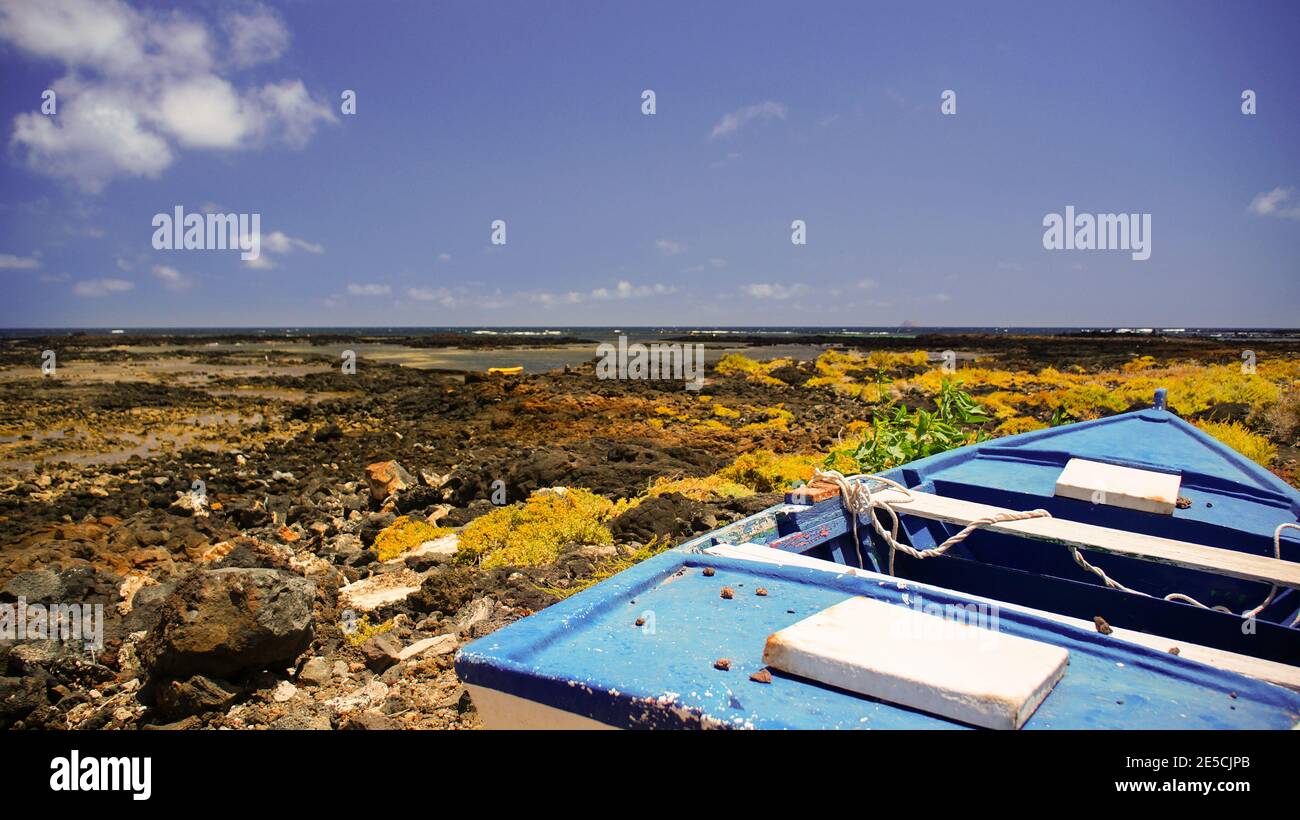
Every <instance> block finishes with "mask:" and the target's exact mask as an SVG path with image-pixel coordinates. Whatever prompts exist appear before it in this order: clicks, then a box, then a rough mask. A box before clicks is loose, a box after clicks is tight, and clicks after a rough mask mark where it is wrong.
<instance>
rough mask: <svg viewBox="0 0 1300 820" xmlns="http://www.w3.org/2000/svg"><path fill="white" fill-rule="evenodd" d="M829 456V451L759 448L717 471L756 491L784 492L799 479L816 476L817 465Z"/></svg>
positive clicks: (723, 476)
mask: <svg viewBox="0 0 1300 820" xmlns="http://www.w3.org/2000/svg"><path fill="white" fill-rule="evenodd" d="M825 458H826V457H825V455H812V454H807V453H787V454H781V455H778V454H777V453H774V452H772V451H771V450H755V451H753V452H752V453H743V454H741V455H740V456H738V457H737V458H736V460H735V461H733V462H731V464H729V465H727V466H726V467H723V468H722V469H721V470H719V471H718V472H717V475H718V476H719V477H721V478H724V479H726V480H728V481H733V482H735V483H737V484H740V485H743V486H745V487H748V488H749V489H751V490H753V491H754V492H756V493H772V492H780V491H782V490H785V489H787V488H789V487H790V486H791V485H792V484H794V482H796V481H807V480H808V479H809V477H811V476H812V471H813V468H814V467H819V466H821V463H822V461H823V460H824V459H825Z"/></svg>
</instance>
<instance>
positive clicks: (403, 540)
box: [375, 515, 455, 561]
mask: <svg viewBox="0 0 1300 820" xmlns="http://www.w3.org/2000/svg"><path fill="white" fill-rule="evenodd" d="M453 532H455V530H450V529H447V528H446V527H435V526H434V525H433V524H430V523H428V522H427V521H420V520H418V519H415V518H409V517H407V516H405V515H404V516H402V517H401V518H398V519H397V520H396V521H394V522H393V523H391V524H389V525H388V526H387V527H385V528H384V530H383V532H381V533H379V535H378V536H376V538H375V553H376V554H377V555H378V556H379V560H380V561H387V560H389V559H392V558H396V557H397V556H399V555H401V554H403V553H405V552H406V551H407V550H409V549H412V548H414V547H418V546H420V545H421V544H423V543H424V542H425V541H431V540H433V539H434V538H439V537H441V536H444V535H448V534H450V533H453Z"/></svg>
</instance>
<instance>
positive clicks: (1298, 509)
mask: <svg viewBox="0 0 1300 820" xmlns="http://www.w3.org/2000/svg"><path fill="white" fill-rule="evenodd" d="M1072 460H1073V461H1072ZM1098 465H1100V466H1098ZM1076 467H1078V468H1080V469H1083V470H1084V471H1085V472H1084V473H1082V474H1080V473H1079V472H1078V471H1076V469H1075V468H1076ZM1067 468H1068V469H1069V471H1070V472H1067ZM1113 468H1123V469H1122V470H1121V471H1120V472H1119V473H1114V472H1113ZM1094 469H1095V470H1097V471H1100V472H1099V473H1098V474H1100V475H1103V476H1105V480H1106V481H1111V482H1112V483H1113V486H1112V485H1110V484H1104V486H1103V489H1102V491H1100V492H1097V491H1095V490H1094V492H1093V493H1092V494H1090V495H1089V494H1086V493H1085V494H1083V495H1082V496H1081V495H1080V493H1079V492H1078V489H1079V487H1078V486H1074V485H1075V484H1079V485H1081V486H1082V487H1083V489H1087V488H1088V486H1090V485H1089V484H1088V482H1089V481H1091V480H1093V479H1092V478H1091V477H1090V476H1091V475H1092V474H1091V473H1088V472H1087V471H1088V470H1094ZM1108 471H1111V472H1108ZM1080 475H1082V476H1083V478H1082V479H1079V478H1078V477H1079V476H1080ZM1116 475H1117V476H1118V478H1113V476H1116ZM879 478H881V479H887V480H889V481H892V482H896V484H897V485H898V486H899V487H901V488H904V489H903V490H898V489H893V488H892V487H890V486H889V485H888V484H887V483H886V482H884V481H877V480H875V479H866V478H863V479H858V480H855V481H852V482H849V483H848V484H847V485H842V486H841V488H840V489H848V490H850V491H851V493H850V495H853V494H857V495H856V499H857V500H856V501H855V500H853V499H852V498H849V497H846V495H845V494H844V493H842V492H838V491H832V492H831V493H827V492H826V491H825V490H826V486H825V485H824V484H823V485H820V486H819V485H813V486H812V487H811V488H803V489H800V490H796V491H794V492H792V493H791V494H790V495H787V498H786V501H785V503H782V504H778V505H776V506H774V507H772V508H769V509H768V510H765V511H763V512H761V513H759V514H757V515H754V516H751V517H749V518H746V519H743V520H741V521H737V522H735V523H733V524H730V525H728V526H726V527H723V528H720V529H719V530H716V531H714V532H711V533H708V534H706V535H704V536H701V537H698V538H695V539H692V540H690V541H688V542H686V543H684V544H682V545H680V546H679V547H677V548H676V549H674V550H671V551H669V552H667V553H664V554H662V555H659V556H657V557H655V558H652V559H650V560H649V561H646V562H643V563H642V564H639V565H638V566H636V567H633V568H631V569H629V570H627V571H625V572H623V573H620V574H619V575H617V576H615V577H614V578H611V579H609V580H607V581H605V582H603V583H601V584H598V585H596V586H595V587H593V588H591V589H589V590H586V591H584V592H582V593H579V594H577V595H575V596H573V597H572V598H570V599H568V600H565V601H563V602H561V603H559V604H556V605H555V606H552V607H550V608H548V609H546V610H544V611H542V612H540V613H537V614H536V615H533V616H530V617H528V618H525V619H523V620H521V621H519V622H516V623H514V624H512V625H510V626H508V627H506V628H505V629H502V630H500V631H499V632H496V633H493V634H492V635H489V636H487V637H485V638H482V639H480V640H478V641H476V642H474V643H472V644H470V645H469V646H467V647H465V648H464V650H462V652H461V653H460V655H459V656H458V657H457V662H456V668H457V672H458V674H459V675H460V676H461V679H462V680H463V681H464V682H465V683H466V685H467V686H468V687H469V689H470V691H471V695H472V697H473V698H474V700H475V703H476V705H477V706H478V708H479V711H480V714H481V715H482V716H483V719H484V721H485V723H486V724H487V725H488V726H502V727H544V726H556V727H596V726H601V727H607V726H614V727H624V728H636V727H646V728H650V727H685V726H704V727H743V728H949V727H952V728H960V727H966V726H970V725H999V724H996V723H982V722H981V720H980V719H978V718H968V717H967V713H966V712H961V711H950V710H948V709H947V707H946V706H945V704H946V703H947V702H948V701H950V700H952V699H953V698H954V697H957V696H960V697H966V696H968V695H971V694H972V692H973V693H974V696H975V697H978V698H987V699H988V700H989V701H990V702H998V696H996V695H993V694H988V693H982V692H983V690H980V689H979V688H978V687H975V688H974V689H972V690H971V692H965V691H964V690H963V686H964V684H965V683H966V681H965V680H964V679H965V678H977V677H979V675H978V674H977V671H978V669H980V668H985V667H992V668H998V667H999V666H1000V665H1002V662H1001V660H999V661H995V662H993V663H978V664H971V665H970V668H969V669H967V670H966V671H965V672H964V673H963V672H962V670H960V669H958V670H952V669H944V668H943V663H940V662H939V661H941V660H942V659H940V658H936V655H938V654H941V653H946V652H947V650H946V649H944V648H941V647H934V646H928V645H927V644H926V642H925V641H924V640H913V639H911V638H908V639H907V640H906V641H903V642H896V644H890V646H891V647H892V648H891V649H890V652H891V653H893V654H892V655H890V657H889V658H888V659H887V660H888V661H889V663H886V664H885V665H886V666H889V665H890V663H892V671H890V670H889V669H885V670H883V671H882V670H881V669H880V668H877V667H876V666H873V664H877V663H878V662H879V661H880V657H878V656H877V657H874V658H872V657H868V658H867V659H865V660H863V659H862V658H861V657H859V655H861V654H862V653H866V655H868V656H870V655H871V653H872V652H873V651H876V650H875V649H873V648H874V647H878V646H883V645H884V643H885V642H887V641H889V640H892V638H890V636H885V635H882V634H862V635H860V636H855V638H854V641H856V642H857V643H856V644H855V645H845V644H843V643H841V644H837V645H836V646H835V647H834V648H832V649H829V650H825V651H824V652H823V656H821V657H822V660H823V661H824V660H825V658H826V657H831V660H832V661H833V663H830V665H829V666H827V664H825V663H822V664H821V665H820V666H818V665H816V664H814V665H813V666H809V665H807V662H806V660H807V656H808V653H810V652H811V653H812V655H816V653H817V652H818V651H822V650H820V649H818V650H816V651H814V650H812V649H809V646H811V645H813V644H817V643H819V641H818V640H817V635H818V633H817V632H816V631H815V630H814V631H813V632H812V633H809V632H808V629H809V626H808V625H809V624H814V625H815V624H818V623H824V622H825V620H824V619H825V618H827V617H829V616H828V615H827V613H831V612H835V611H837V610H841V609H843V607H840V606H839V605H840V604H843V603H844V602H845V601H847V600H849V599H853V600H854V601H861V602H863V607H864V608H866V609H867V610H870V611H872V612H875V611H876V610H878V609H879V607H878V606H875V603H874V602H882V603H885V604H890V605H895V606H899V607H909V608H913V609H916V610H917V611H920V612H929V613H931V614H937V613H941V612H947V613H953V612H976V611H977V612H983V613H993V614H994V616H995V618H994V620H995V621H996V622H995V623H993V624H989V623H987V622H986V623H980V624H976V626H977V628H982V629H985V630H992V631H996V632H997V633H1000V634H1002V635H1005V636H1007V637H1008V640H1013V639H1024V641H1023V642H1022V641H1020V640H1015V645H1016V646H1017V647H1020V648H1026V649H1028V650H1029V651H1030V652H1034V651H1038V650H1042V651H1043V653H1045V654H1050V652H1051V651H1057V652H1061V650H1064V652H1063V653H1062V654H1068V663H1067V664H1066V665H1065V666H1064V667H1063V669H1064V671H1063V674H1062V673H1060V672H1059V671H1058V672H1057V673H1056V674H1057V675H1058V677H1057V679H1056V680H1055V682H1054V685H1052V683H1051V682H1050V681H1049V682H1048V683H1047V684H1045V688H1043V687H1040V688H1042V691H1040V692H1038V693H1037V694H1036V695H1035V696H1034V698H1035V700H1034V701H1033V703H1029V704H1022V709H1021V710H1022V712H1023V714H1021V715H1019V717H1017V718H1016V719H1015V720H1014V721H1013V724H1014V725H1015V726H1021V725H1022V726H1023V728H1026V729H1050V728H1287V729H1289V728H1295V727H1296V725H1297V721H1298V720H1300V668H1298V667H1297V664H1300V628H1298V627H1297V623H1298V622H1300V592H1297V590H1296V587H1297V586H1300V580H1297V579H1300V563H1297V561H1298V560H1300V541H1297V540H1296V539H1295V537H1294V536H1295V534H1296V530H1295V529H1288V527H1283V526H1282V525H1292V524H1294V522H1296V521H1297V518H1298V517H1300V493H1297V492H1296V491H1295V490H1294V489H1293V488H1291V487H1289V486H1288V485H1286V484H1285V483H1284V482H1282V481H1281V480H1279V479H1278V478H1277V477H1275V476H1273V475H1272V474H1271V473H1269V472H1268V471H1266V470H1264V469H1262V468H1260V467H1259V466H1258V465H1255V464H1254V463H1252V462H1250V461H1249V460H1248V459H1246V458H1244V457H1243V456H1241V455H1240V454H1238V453H1236V452H1234V451H1233V450H1231V449H1230V448H1228V447H1226V446H1224V445H1223V444H1221V443H1219V442H1217V441H1215V440H1214V439H1212V438H1210V437H1208V436H1206V435H1205V434H1203V433H1202V432H1201V431H1200V430H1198V429H1196V428H1195V427H1193V426H1192V425H1189V424H1187V423H1186V422H1184V421H1183V420H1181V419H1179V418H1177V417H1176V416H1174V415H1173V414H1171V413H1169V412H1168V411H1167V410H1165V409H1164V407H1163V396H1162V395H1161V394H1159V393H1158V394H1157V400H1156V407H1154V408H1152V409H1150V410H1144V411H1137V412H1132V413H1126V414H1122V415H1118V416H1113V417H1110V418H1106V419H1100V420H1097V421H1090V422H1082V423H1078V424H1073V425H1067V426H1062V427H1057V428H1050V429H1047V430H1041V431H1035V432H1031V433H1025V434H1022V435H1017V436H1012V437H1008V438H1003V439H998V440H995V441H989V442H983V443H980V444H975V445H971V446H968V447H964V448H960V449H956V450H952V451H949V452H946V453H942V454H940V455H937V456H933V457H931V458H928V459H924V460H921V461H917V462H913V463H911V464H907V465H904V466H902V467H899V468H897V469H895V470H892V471H889V472H888V473H884V474H882V475H881V476H880V477H879ZM1130 478H1132V479H1133V481H1134V482H1135V483H1132V484H1131V485H1130V484H1126V482H1128V481H1129V479H1130ZM864 482H865V485H863V483H864ZM859 485H863V486H865V488H866V489H869V490H870V491H871V497H872V498H874V499H876V500H875V501H874V502H873V503H874V504H877V505H880V506H877V507H875V508H866V509H863V508H861V507H860V506H859V507H857V508H855V509H856V515H855V514H854V512H851V511H850V509H849V507H853V505H855V504H859V502H860V501H861V498H862V497H863V491H861V490H858V489H857V488H858V487H859ZM1148 486H1151V487H1156V486H1159V487H1162V488H1166V489H1162V490H1161V492H1160V493H1147V492H1146V488H1147V487H1148ZM1169 486H1174V487H1175V490H1174V492H1176V499H1175V498H1173V497H1168V498H1166V497H1163V496H1165V495H1169V492H1167V488H1168V487H1169ZM891 493H892V494H893V495H892V496H891V495H890V494H891ZM1162 494H1163V495H1162ZM907 495H911V498H908V497H906V496H907ZM890 498H892V499H893V501H892V502H891V501H888V499H890ZM881 499H886V500H885V501H881ZM885 506H888V507H889V510H892V511H893V512H894V513H895V514H896V515H897V517H898V529H897V534H896V535H894V534H892V533H889V530H890V526H889V525H890V523H892V522H890V521H889V515H888V512H889V510H886V509H884V507H885ZM990 510H991V511H993V513H992V515H993V517H994V518H997V517H998V513H999V511H1000V512H1001V513H1009V514H1010V515H1009V516H1007V517H1008V519H1011V520H997V521H994V522H992V523H990V522H989V519H988V518H987V517H986V516H987V515H989V511H990ZM1032 510H1043V511H1045V514H1039V513H1031V515H1035V516H1037V517H1034V518H1030V519H1023V520H1019V519H1015V516H1016V515H1021V514H1024V513H1025V511H1032ZM872 517H875V518H876V520H877V521H881V522H882V523H881V525H880V526H879V527H877V526H875V525H873V524H872V523H871V519H872ZM976 519H980V521H978V522H977V523H976V525H975V526H969V527H968V526H967V525H968V524H971V522H972V521H975V520H976ZM855 524H856V526H855ZM1279 527H1281V529H1280V530H1279ZM963 530H965V531H967V532H968V535H967V536H966V537H965V538H964V539H962V540H960V541H959V542H958V543H955V544H952V545H950V546H948V547H946V548H945V550H944V551H943V554H942V555H935V554H933V550H934V549H935V548H936V547H938V546H939V545H941V544H944V543H945V542H947V541H949V540H950V539H952V538H953V536H955V535H957V534H958V533H959V532H962V531H963ZM885 534H889V535H890V537H883V536H884V535H885ZM891 538H893V540H894V541H895V543H896V544H897V545H898V546H897V547H896V548H892V549H891V546H890V543H889V541H890V539H891ZM1076 556H1077V557H1076ZM1103 575H1104V576H1105V577H1106V578H1108V579H1110V582H1111V583H1110V585H1108V584H1107V583H1106V581H1104V580H1103ZM722 587H727V588H728V590H729V591H730V592H731V593H732V594H731V596H730V597H723V596H722V595H720V594H719V590H720V589H721V588H722ZM759 587H762V588H763V592H764V593H765V594H762V595H759V594H754V593H755V591H757V590H758V588H759ZM918 602H924V609H923V608H922V606H921V605H920V604H919V603H918ZM868 604H870V605H871V606H868ZM1261 604H1263V606H1261ZM873 607H874V609H873ZM887 611H889V612H892V611H894V610H887ZM1244 616H1248V617H1244ZM872 617H874V616H872ZM819 619H822V620H819ZM844 623H859V622H858V621H853V622H844ZM860 623H877V621H871V620H864V621H861V622H860ZM909 623H910V622H909ZM843 625H844V624H840V626H841V627H842V626H843ZM799 630H803V631H801V632H800V631H799ZM865 631H866V632H868V633H870V632H871V631H872V630H870V629H867V630H865ZM795 634H799V635H801V636H802V637H801V638H800V640H802V641H804V642H805V645H802V646H800V647H798V651H799V652H801V653H804V654H803V655H802V656H801V657H804V661H802V662H804V665H803V666H800V665H799V664H798V663H795V664H793V665H791V664H790V663H789V662H786V664H785V665H784V666H781V667H779V668H776V669H773V668H771V666H770V665H769V664H768V663H767V660H770V658H769V655H772V657H782V658H783V660H784V657H783V656H780V655H779V653H776V654H772V647H773V645H774V644H773V642H774V641H776V642H777V643H778V644H779V643H780V642H779V641H778V640H777V639H778V638H779V637H780V636H785V635H791V636H793V635H795ZM828 634H829V633H828ZM810 635H811V637H810ZM894 637H895V638H896V637H897V636H894ZM779 648H780V647H779V646H778V649H779ZM999 651H1002V650H999ZM826 653H829V655H827V654H826ZM836 653H847V654H845V655H844V657H841V656H840V655H837V654H836ZM899 653H901V656H902V657H904V660H902V661H899V660H898V657H895V656H896V655H899ZM796 654H798V653H796ZM849 655H852V657H851V658H850V657H849ZM970 657H976V656H970ZM995 657H999V658H1000V656H995ZM846 658H847V660H846ZM724 659H725V661H726V662H725V663H724V662H723V661H724ZM961 662H965V661H952V663H961ZM909 663H914V665H915V667H916V669H917V670H929V671H920V672H917V674H916V675H915V676H913V675H911V674H910V672H909V667H908V664H909ZM936 663H937V664H938V665H937V666H936ZM1007 663H1008V664H1010V665H1012V666H1014V663H1011V662H1010V661H1008V662H1007ZM718 665H720V666H722V667H726V668H725V669H724V668H719V666H718ZM823 667H825V668H831V667H834V668H833V669H831V672H829V673H827V674H820V673H819V672H816V671H815V670H820V669H823ZM814 668H815V669H814ZM846 668H848V669H850V671H849V672H848V673H845V671H844V670H845V669H846ZM808 669H814V671H805V670H808ZM764 670H766V671H764ZM791 670H794V671H791ZM836 670H838V671H836ZM900 670H901V671H900ZM845 674H847V675H848V677H844V675H845ZM1015 674H1022V673H1019V672H1014V673H1013V672H1012V671H1008V672H1007V675H1010V676H1013V677H1014V675H1015ZM1024 674H1028V673H1024ZM750 675H756V676H757V677H758V678H759V679H758V680H751V678H750ZM836 675H839V677H836ZM927 675H930V676H933V678H934V679H933V680H931V679H930V678H927V677H926V676H927ZM891 676H892V677H891ZM764 678H770V680H764ZM994 683H999V684H1000V683H1002V681H995V682H994ZM1010 683H1012V684H1015V683H1016V682H1015V681H1012V682H1010ZM981 685H982V684H981ZM1012 688H1014V686H1013V687H1012ZM882 692H883V693H884V694H883V695H882V694H881V693H882ZM954 692H955V693H956V694H955V695H954ZM960 697H958V699H960ZM927 698H928V700H927ZM935 704H937V705H935ZM980 708H983V706H982V705H981V706H980Z"/></svg>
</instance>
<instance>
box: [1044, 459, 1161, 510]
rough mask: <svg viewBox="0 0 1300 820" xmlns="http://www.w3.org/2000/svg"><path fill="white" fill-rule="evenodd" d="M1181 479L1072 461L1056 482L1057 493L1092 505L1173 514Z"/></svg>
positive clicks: (1126, 468)
mask: <svg viewBox="0 0 1300 820" xmlns="http://www.w3.org/2000/svg"><path fill="white" fill-rule="evenodd" d="M1182 482H1183V478H1182V476H1179V475H1174V474H1172V473H1158V472H1156V471H1154V470H1139V469H1137V468H1136V467H1123V466H1121V465H1119V464H1104V463H1102V462H1100V461H1089V460H1088V459H1086V458H1072V459H1070V460H1069V461H1068V462H1067V463H1066V465H1065V469H1063V470H1061V475H1060V477H1059V478H1057V479H1056V494H1057V495H1059V496H1061V497H1063V498H1076V499H1078V500H1080V501H1087V502H1090V503H1092V504H1104V505H1106V506H1109V507H1123V508H1125V509H1129V510H1140V511H1141V512H1150V513H1158V514H1160V515H1173V514H1174V509H1175V507H1177V505H1178V488H1179V486H1181V484H1182Z"/></svg>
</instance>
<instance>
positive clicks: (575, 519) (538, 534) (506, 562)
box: [456, 488, 628, 568]
mask: <svg viewBox="0 0 1300 820" xmlns="http://www.w3.org/2000/svg"><path fill="white" fill-rule="evenodd" d="M627 506H628V505H627V504H626V503H622V504H616V503H615V502H613V501H610V500H609V499H608V498H605V497H604V496H600V495H596V494H595V493H593V492H591V491H590V490H583V489H576V488H554V489H547V490H538V491H537V492H535V493H533V494H532V495H531V496H529V497H528V500H527V501H525V502H523V503H520V504H513V505H511V506H509V507H502V508H501V509H498V510H493V511H492V512H490V513H488V514H486V515H483V516H480V517H479V518H476V519H474V520H473V521H471V522H470V523H469V524H467V525H466V526H465V528H464V529H463V530H461V533H460V549H459V551H458V552H457V554H456V557H457V559H458V560H460V561H463V562H469V563H473V562H477V563H479V564H480V565H481V566H483V567H485V568H490V567H501V566H518V567H535V566H540V565H542V564H549V563H551V562H552V561H554V560H555V559H556V558H558V557H559V555H560V549H561V548H562V547H564V545H566V544H571V543H577V544H608V543H610V542H612V541H613V540H614V539H613V536H611V535H610V532H609V530H608V529H607V528H606V527H605V522H607V521H609V520H610V519H611V518H613V517H614V516H616V515H618V514H619V513H620V512H622V511H623V510H624V509H626V508H627Z"/></svg>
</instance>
